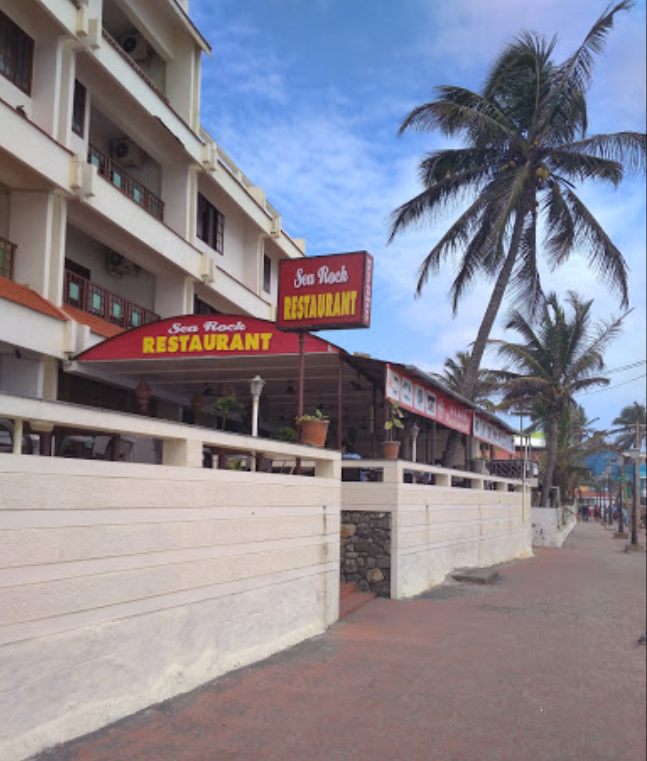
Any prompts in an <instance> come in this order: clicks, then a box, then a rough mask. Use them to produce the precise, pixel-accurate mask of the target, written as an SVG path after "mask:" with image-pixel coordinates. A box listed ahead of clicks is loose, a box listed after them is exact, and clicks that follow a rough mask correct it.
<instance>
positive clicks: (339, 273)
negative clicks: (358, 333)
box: [277, 251, 373, 331]
mask: <svg viewBox="0 0 647 761" xmlns="http://www.w3.org/2000/svg"><path fill="white" fill-rule="evenodd" d="M372 288H373V257H372V256H371V255H370V254H368V253H367V252H366V251H358V252H356V253H351V254H335V255H333V256H315V257H310V258H307V259H288V260H283V261H282V262H281V271H280V275H279V304H278V319H277V326H278V328H279V329H280V330H284V331H306V330H309V331H312V330H341V329H347V328H369V327H370V326H371V297H372Z"/></svg>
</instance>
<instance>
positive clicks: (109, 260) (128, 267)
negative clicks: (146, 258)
mask: <svg viewBox="0 0 647 761" xmlns="http://www.w3.org/2000/svg"><path fill="white" fill-rule="evenodd" d="M106 268H107V270H108V272H109V274H111V275H112V276H113V277H119V278H121V277H123V276H124V275H138V274H139V272H140V270H141V268H140V267H139V265H137V264H135V262H131V261H130V259H126V257H125V256H124V255H123V254H119V253H117V251H113V250H112V249H111V248H107V249H106Z"/></svg>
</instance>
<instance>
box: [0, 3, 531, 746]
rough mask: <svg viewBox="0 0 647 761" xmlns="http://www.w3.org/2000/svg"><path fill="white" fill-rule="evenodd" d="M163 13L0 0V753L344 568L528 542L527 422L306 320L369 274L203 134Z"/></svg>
mask: <svg viewBox="0 0 647 761" xmlns="http://www.w3.org/2000/svg"><path fill="white" fill-rule="evenodd" d="M154 5H155V13H152V12H151V7H152V5H151V3H150V2H148V0H129V2H124V1H123V0H21V2H16V1H14V0H0V27H1V31H2V34H0V45H1V46H2V47H1V49H0V55H1V56H2V60H3V66H2V67H1V69H0V112H1V118H0V549H1V552H0V556H1V557H2V558H3V562H2V564H1V566H0V673H1V674H2V676H3V685H4V686H5V690H4V691H2V693H1V694H0V715H2V716H3V717H5V720H4V721H3V722H1V723H0V757H1V758H2V759H6V761H21V760H22V759H25V758H28V757H29V756H31V755H33V754H34V753H37V752H39V751H41V750H42V749H44V748H47V747H49V746H52V745H54V744H56V743H58V742H62V741H65V740H67V739H70V738H72V737H76V736H78V735H80V734H83V733H85V732H89V731H92V730H94V729H97V728H99V727H101V726H105V725H106V724H108V723H110V722H112V721H115V720H117V719H119V718H121V717H123V716H126V715H128V714H130V713H133V712H135V711H138V710H140V709H142V708H145V707H147V706H150V705H152V704H154V703H157V702H159V701H161V700H165V699H167V698H169V697H171V696H173V695H177V694H179V693H182V692H187V691H189V690H191V689H193V688H195V687H198V686H200V685H201V684H204V683H205V682H206V681H208V680H210V679H213V678H216V677H218V676H220V675H221V674H224V673H227V672H229V671H231V670H233V669H236V668H239V667H240V666H242V665H245V664H248V663H252V662H255V661H258V660H260V659H262V658H264V657H267V656H269V655H271V654H272V653H275V652H277V651H279V650H281V649H284V648H286V647H289V646H291V645H293V644H296V643H298V642H300V641H303V640H304V639H306V638H308V637H311V636H314V635H316V634H319V633H321V632H322V631H324V630H325V629H326V628H327V627H328V626H330V625H331V624H333V623H335V622H336V621H337V620H338V619H339V617H340V611H341V612H342V613H343V612H344V601H343V600H342V601H341V602H340V590H341V584H342V583H344V584H346V585H348V584H351V585H353V586H354V587H356V588H357V589H359V590H362V591H365V592H366V591H368V592H374V593H377V594H381V595H383V596H387V597H393V598H397V599H400V598H407V597H411V596H413V595H416V594H419V593H421V592H424V591H425V590H427V589H429V588H430V587H432V586H434V585H435V584H439V583H441V582H442V581H443V579H444V578H445V577H446V575H447V573H449V572H450V571H451V570H452V569H453V568H457V567H466V566H476V565H481V566H483V565H489V564H492V563H496V562H502V561H505V560H510V559H512V558H515V557H525V556H527V555H528V554H529V553H530V551H531V548H530V495H529V485H528V484H527V483H524V482H523V481H519V480H515V479H510V478H502V477H500V476H497V475H494V474H493V473H492V472H491V468H490V467H489V466H488V465H487V461H490V462H492V461H504V460H506V459H508V458H509V457H511V456H512V453H513V452H514V441H513V438H512V436H513V431H512V430H511V429H510V428H509V427H508V426H507V425H506V424H505V423H504V422H503V421H501V420H499V419H497V418H496V416H494V415H492V414H491V413H489V412H488V411H486V410H482V409H479V408H478V407H477V406H476V405H474V404H472V403H471V402H469V401H468V400H465V399H462V398H461V397H460V396H458V395H457V394H455V393H454V392H453V391H451V390H450V389H448V388H447V387H445V386H444V385H443V384H442V383H441V382H439V381H438V380H437V379H435V378H433V377H431V376H429V375H428V374H426V373H425V372H423V371H421V370H420V369H418V368H416V367H414V366H408V365H403V364H401V363H397V362H390V361H389V359H388V357H383V358H374V357H369V356H367V355H364V354H354V353H350V352H347V351H345V350H344V348H343V343H344V341H343V335H344V334H343V332H339V333H335V335H336V336H337V335H338V336H339V341H338V342H337V341H335V343H333V342H331V341H329V340H324V339H323V338H321V337H319V336H318V335H317V332H318V331H320V330H326V331H331V330H339V331H343V330H348V329H360V330H361V329H369V328H370V316H371V304H372V288H371V285H372V279H373V274H374V273H373V268H374V266H379V262H377V263H374V262H373V259H372V257H371V256H370V254H368V253H367V252H364V251H359V252H350V253H346V254H338V253H337V252H325V253H326V254H328V255H327V256H325V257H306V256H305V251H306V247H305V241H304V240H303V239H300V238H298V237H293V236H292V235H291V234H289V233H288V232H287V231H286V230H285V228H284V226H283V222H282V219H281V215H280V212H279V211H278V210H277V209H276V208H275V207H274V206H273V205H272V204H271V203H270V202H269V201H268V199H267V196H266V193H265V191H264V190H263V189H262V188H261V187H259V186H257V185H256V184H255V183H254V182H253V181H252V180H251V179H249V178H248V177H247V176H246V175H245V174H244V172H243V171H242V170H241V169H240V167H238V165H237V164H236V163H235V162H234V161H233V160H232V158H231V157H230V156H229V155H228V154H227V153H226V152H225V150H224V149H223V148H222V146H220V145H219V144H218V142H217V141H216V139H214V138H213V137H212V136H211V135H209V134H208V132H207V131H206V130H205V129H204V128H203V127H202V125H201V121H200V110H201V105H202V103H201V95H200V79H201V61H202V57H203V55H211V54H212V51H211V49H210V47H209V44H208V43H207V41H206V40H205V39H204V37H203V36H202V34H201V32H200V31H199V30H198V29H197V28H196V26H195V25H194V23H193V22H192V20H191V16H190V8H189V2H188V0H156V3H155V4H154ZM331 253H334V254H335V255H334V256H330V255H329V254H331ZM326 335H327V336H328V335H331V334H330V333H326ZM394 408H395V409H397V410H399V415H401V416H402V417H401V418H400V419H401V423H402V426H403V427H402V429H398V431H397V438H398V440H399V441H400V452H399V456H398V459H396V460H389V459H385V458H384V456H383V451H382V445H383V441H384V439H385V437H386V431H385V423H386V422H387V421H388V419H389V415H390V414H392V411H393V409H394ZM317 413H318V414H317ZM304 415H306V416H311V417H320V418H325V419H326V421H327V423H328V430H327V438H326V443H325V446H324V447H321V448H317V447H313V446H308V445H307V444H306V443H305V442H304V441H300V440H299V437H300V435H301V428H300V426H299V425H297V422H296V421H297V419H299V418H302V417H303V416H304ZM451 430H455V431H458V432H460V434H461V446H460V448H459V450H458V452H457V455H456V460H455V461H454V462H453V463H451V464H450V465H451V467H443V466H442V465H440V464H439V463H440V461H441V460H442V457H443V452H444V449H445V443H446V439H447V436H448V435H449V432H450V431H451ZM374 529H375V530H374ZM378 532H381V533H378ZM384 532H387V534H385V533H384ZM387 535H388V539H385V536H387ZM360 536H361V538H362V539H363V540H365V543H364V545H365V547H371V548H372V549H371V552H369V551H368V550H367V549H366V548H365V549H362V547H361V546H360V545H359V544H358V542H357V541H356V540H354V539H353V537H360ZM378 538H379V540H380V542H379V551H376V547H377V543H378ZM364 545H363V546H364ZM371 553H372V554H371Z"/></svg>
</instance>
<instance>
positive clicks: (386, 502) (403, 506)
mask: <svg viewBox="0 0 647 761" xmlns="http://www.w3.org/2000/svg"><path fill="white" fill-rule="evenodd" d="M344 465H345V467H348V468H353V469H357V468H358V466H359V467H361V468H362V469H371V468H374V469H376V470H382V472H383V479H384V480H383V482H382V483H372V482H366V483H356V482H344V483H342V509H343V510H360V511H379V512H389V513H392V514H393V516H392V528H391V597H392V598H394V599H403V598H407V597H413V596H415V595H418V594H421V593H423V592H425V591H427V590H428V589H430V588H432V587H434V586H437V585H438V584H441V583H442V582H443V581H444V579H445V578H446V576H447V575H448V574H449V573H451V572H452V571H454V570H456V569H457V568H470V567H471V568H475V567H488V566H491V565H495V564H496V563H502V562H505V561H509V560H513V559H515V558H527V557H531V556H532V545H531V522H530V515H531V507H530V487H529V486H525V487H524V486H523V485H522V484H521V482H518V481H509V480H507V479H503V478H494V477H484V476H483V475H480V474H475V473H464V472H461V471H447V470H446V469H443V468H436V467H431V466H424V465H420V464H418V463H416V464H415V465H414V464H413V463H410V464H409V463H405V462H402V461H398V462H394V463H386V462H384V461H374V462H368V461H362V462H359V461H353V462H352V464H351V463H350V462H347V463H344ZM405 472H409V473H412V472H415V473H416V474H423V475H429V476H431V475H433V476H435V479H436V483H437V485H434V486H430V485H427V484H417V483H415V484H410V483H404V476H405ZM452 477H455V478H464V479H467V480H469V481H470V482H471V487H472V488H470V489H465V488H457V487H452V486H451V480H450V479H451V478H452ZM486 480H487V482H489V483H490V484H494V485H495V490H490V489H486V488H485V485H486ZM510 486H512V488H514V489H515V491H509V487H510Z"/></svg>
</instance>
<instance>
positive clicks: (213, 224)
mask: <svg viewBox="0 0 647 761" xmlns="http://www.w3.org/2000/svg"><path fill="white" fill-rule="evenodd" d="M197 217H198V218H197V226H196V235H197V236H198V238H200V240H202V241H204V242H205V243H206V244H207V245H208V246H209V247H210V248H212V249H213V250H214V251H216V252H217V253H219V254H221V255H224V253H225V217H224V215H223V214H221V213H220V212H219V211H218V209H216V207H215V206H214V205H213V204H212V203H211V201H209V200H208V199H207V198H205V196H203V195H202V193H198V214H197Z"/></svg>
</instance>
